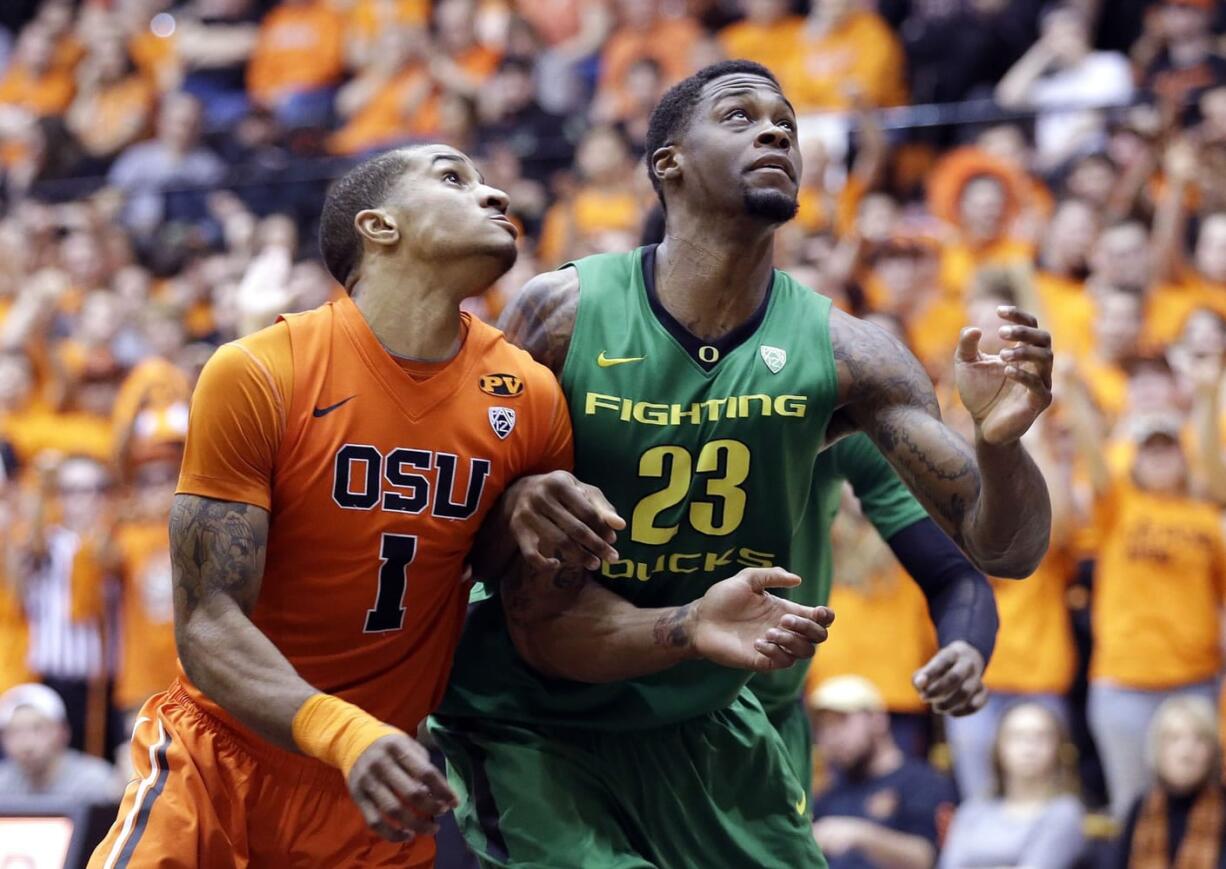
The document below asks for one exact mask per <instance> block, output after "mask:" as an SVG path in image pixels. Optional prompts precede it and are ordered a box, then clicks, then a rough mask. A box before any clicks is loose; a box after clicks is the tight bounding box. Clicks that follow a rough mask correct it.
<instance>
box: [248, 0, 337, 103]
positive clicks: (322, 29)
mask: <svg viewBox="0 0 1226 869" xmlns="http://www.w3.org/2000/svg"><path fill="white" fill-rule="evenodd" d="M344 24H345V20H344V18H343V17H342V16H341V15H340V14H339V13H338V12H335V11H334V10H333V9H332V8H331V7H330V6H329V5H328V4H327V3H325V2H323V0H283V2H282V3H281V5H279V6H277V7H276V8H275V9H273V10H272V11H271V12H269V13H268V15H267V16H265V18H264V20H263V21H262V22H261V23H260V33H259V37H258V38H257V40H256V44H255V49H254V51H252V53H251V61H250V63H249V64H248V66H247V92H248V94H249V95H250V96H251V99H252V101H254V102H255V103H257V104H259V105H261V106H263V107H264V108H267V109H271V110H272V111H273V112H274V113H275V114H276V115H277V118H278V119H279V120H280V121H281V123H283V124H285V126H287V127H291V128H298V127H318V126H324V125H326V124H327V122H328V120H329V118H330V117H331V115H332V99H333V97H334V96H335V93H336V88H337V86H338V85H339V84H340V81H341V76H342V75H343V74H344V71H345V45H344V33H345V27H344Z"/></svg>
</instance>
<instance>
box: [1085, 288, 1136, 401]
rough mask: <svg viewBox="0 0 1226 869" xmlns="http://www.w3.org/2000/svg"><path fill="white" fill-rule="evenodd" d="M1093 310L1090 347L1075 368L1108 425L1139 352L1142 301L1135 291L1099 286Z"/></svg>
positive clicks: (1124, 395) (1125, 390) (1123, 395)
mask: <svg viewBox="0 0 1226 869" xmlns="http://www.w3.org/2000/svg"><path fill="white" fill-rule="evenodd" d="M1094 311H1095V316H1094V321H1093V325H1094V331H1093V341H1092V345H1093V346H1092V347H1091V348H1090V350H1089V351H1088V352H1086V353H1083V354H1081V356H1080V358H1079V359H1078V360H1077V363H1076V371H1077V374H1078V376H1079V378H1080V381H1081V382H1082V383H1083V384H1084V386H1085V387H1086V389H1087V390H1088V391H1089V395H1090V398H1091V399H1092V400H1093V402H1094V405H1095V407H1096V408H1097V410H1098V412H1099V413H1101V414H1102V416H1103V418H1104V420H1105V421H1106V424H1107V425H1108V426H1111V425H1113V424H1114V423H1115V421H1116V420H1117V419H1118V418H1119V416H1120V414H1121V412H1122V411H1123V410H1124V406H1125V403H1126V401H1127V398H1128V370H1127V367H1128V364H1129V363H1130V362H1131V360H1133V359H1134V358H1136V357H1137V356H1138V355H1139V354H1140V352H1141V346H1142V345H1141V336H1142V331H1143V329H1144V323H1145V319H1144V318H1145V302H1144V300H1143V298H1142V297H1141V294H1140V293H1138V292H1136V291H1135V290H1131V289H1124V288H1121V287H1100V288H1098V289H1097V290H1096V291H1095V303H1094Z"/></svg>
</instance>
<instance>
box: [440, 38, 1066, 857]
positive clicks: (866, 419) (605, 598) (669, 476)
mask: <svg viewBox="0 0 1226 869" xmlns="http://www.w3.org/2000/svg"><path fill="white" fill-rule="evenodd" d="M651 128H652V129H651V132H650V134H649V144H650V147H649V154H650V158H649V160H650V162H649V171H650V173H651V176H652V179H653V181H654V182H656V184H657V185H658V187H659V189H660V191H661V195H662V198H663V201H664V205H665V209H666V212H667V227H666V238H665V241H664V242H663V243H662V244H661V245H659V247H658V248H645V249H640V250H637V251H634V252H633V253H631V254H626V255H602V256H596V257H589V258H587V259H584V260H580V261H578V262H577V263H574V264H572V265H573V267H572V268H568V269H564V270H562V271H560V272H558V273H555V274H552V275H546V276H541V277H539V278H537V279H534V280H533V281H531V282H529V284H528V286H527V287H525V289H524V291H523V294H522V295H521V297H519V298H518V299H517V300H516V302H514V303H513V309H512V311H511V312H510V316H509V318H508V321H507V327H508V334H509V336H510V338H511V340H513V341H515V342H517V343H520V344H521V345H522V346H525V347H527V348H528V349H529V350H531V351H532V352H533V354H534V355H535V356H536V357H537V358H538V360H540V361H542V362H544V363H545V364H547V365H550V366H551V367H553V369H554V370H555V371H556V372H558V373H559V374H560V376H561V381H562V384H563V388H564V390H565V392H566V395H567V399H568V402H569V405H570V411H571V416H572V419H573V422H574V426H575V430H576V449H575V452H576V465H575V471H576V475H577V476H578V478H579V479H582V480H583V481H584V483H585V484H588V485H590V486H594V487H596V488H597V489H599V490H600V492H602V493H603V497H601V496H597V495H593V494H592V492H591V490H589V489H588V488H585V486H584V485H580V484H578V483H577V482H575V481H574V480H573V479H569V480H563V479H561V478H559V477H554V478H553V479H552V480H551V481H547V482H544V483H542V482H541V481H539V480H538V481H526V482H525V483H524V484H523V486H522V487H521V488H520V489H519V490H517V492H512V493H511V495H510V497H509V498H508V499H507V501H506V502H505V504H504V508H503V510H502V513H503V514H504V515H507V516H509V517H510V522H511V527H512V529H513V531H514V534H515V538H516V540H517V541H518V542H519V544H520V546H521V549H522V550H523V551H524V553H525V559H524V561H523V563H522V564H521V565H520V566H521V567H525V568H528V569H515V570H511V571H510V572H508V573H507V574H506V575H505V576H503V578H502V580H501V583H500V588H499V591H498V594H497V595H496V596H494V597H492V598H491V599H490V600H488V601H486V602H484V603H483V604H479V605H478V606H477V607H476V608H475V609H474V611H473V612H472V613H471V614H470V617H469V621H468V623H467V626H466V629H465V635H464V638H463V639H462V642H461V649H460V653H459V656H458V658H457V662H456V667H455V670H454V672H453V676H452V684H451V687H450V690H449V693H448V696H447V697H446V698H445V700H444V702H443V704H442V706H441V707H440V709H439V714H438V716H437V719H436V721H435V723H434V726H433V728H432V732H433V733H434V734H435V736H436V738H437V740H438V742H439V744H440V745H441V747H442V748H443V750H444V752H445V753H446V754H447V757H448V761H449V768H450V771H451V775H452V777H453V783H454V784H455V785H456V787H457V788H458V790H459V792H460V793H461V797H462V800H463V804H462V806H461V809H460V813H459V822H460V826H461V829H462V831H463V832H464V834H465V836H466V838H467V840H468V841H469V843H470V845H471V846H472V847H473V849H474V850H475V851H476V852H477V853H478V854H479V855H480V857H481V859H482V860H483V862H485V863H486V865H508V866H541V867H544V866H553V867H566V866H576V867H604V866H616V867H630V866H637V867H646V866H656V867H670V869H671V867H691V866H692V867H720V866H727V867H751V866H753V867H758V866H764V867H807V866H823V865H824V860H823V858H822V857H821V854H820V852H819V851H818V849H817V847H816V845H815V843H814V842H813V839H812V836H811V834H810V830H809V821H808V817H807V813H806V802H807V799H806V793H805V791H804V789H803V787H802V786H801V784H800V782H799V780H798V778H797V776H796V774H795V772H794V771H793V770H792V768H791V764H790V763H789V762H788V760H787V756H786V750H785V746H784V743H783V740H782V738H781V737H780V736H779V734H778V732H777V731H776V730H775V729H774V728H773V727H772V726H771V725H770V723H769V721H768V720H767V718H766V716H765V713H764V712H763V710H762V707H761V705H760V704H759V703H758V702H757V700H756V699H755V698H754V697H753V694H752V693H751V692H750V691H748V690H747V689H746V688H745V683H746V681H747V679H748V676H749V675H750V674H749V673H747V672H745V670H770V669H773V668H775V667H777V666H786V665H787V664H789V663H790V662H791V661H792V660H794V658H795V657H796V655H795V654H794V653H795V652H796V651H797V649H798V647H799V646H800V645H802V643H801V641H803V640H805V639H806V636H805V635H802V634H800V633H797V631H803V630H805V629H804V627H803V626H802V625H800V624H798V623H797V622H798V621H799V620H797V621H791V620H790V619H789V618H788V617H785V618H784V620H783V622H782V624H781V626H780V628H776V629H771V630H770V631H768V632H767V633H766V635H765V637H764V638H763V639H762V640H760V641H758V642H757V643H755V644H754V646H753V648H752V651H751V652H749V653H748V654H745V655H744V656H743V657H742V659H741V660H739V661H734V662H732V663H735V664H736V665H737V667H739V668H741V669H734V668H731V667H728V666H720V665H717V664H715V663H714V662H713V661H712V660H710V655H709V650H708V649H707V647H706V646H705V644H704V640H703V635H702V630H703V623H704V622H703V619H704V611H705V610H707V609H709V608H717V609H719V608H725V609H726V607H727V603H728V601H727V597H728V596H730V595H732V596H735V595H740V596H741V598H742V599H743V601H744V606H745V608H746V611H747V612H752V611H753V610H754V609H755V608H756V607H757V606H758V605H759V604H758V603H757V600H756V599H757V598H760V597H762V596H764V595H765V590H764V589H763V588H762V587H761V584H759V585H757V586H749V585H748V584H743V586H742V587H737V586H735V585H733V586H728V585H727V582H726V581H725V582H719V580H726V578H727V577H728V576H729V574H731V573H733V572H735V571H736V570H737V569H738V568H747V569H753V568H762V567H766V566H768V565H782V566H784V567H791V565H792V563H793V560H794V558H793V555H794V550H795V545H794V536H795V535H797V534H804V533H806V531H807V529H805V528H804V527H803V526H802V520H803V517H804V511H805V509H806V504H807V501H808V495H809V490H810V485H811V482H812V479H811V477H812V472H813V468H814V465H815V460H816V457H817V454H818V452H819V451H820V450H821V449H822V448H823V446H825V445H827V444H828V443H830V442H832V441H834V440H837V439H838V438H839V437H841V436H842V435H845V434H848V433H850V432H853V431H856V430H860V431H863V432H864V433H866V434H867V435H868V436H869V437H870V438H871V439H872V440H873V441H874V443H875V444H876V445H877V446H878V448H880V449H881V451H882V453H883V454H884V455H885V457H886V458H887V459H888V460H889V462H890V463H891V465H893V466H894V468H895V469H896V470H897V471H898V473H899V475H900V476H901V478H902V479H903V481H904V482H905V483H906V484H907V485H908V487H909V488H911V489H912V491H914V492H915V494H916V495H917V497H918V498H919V499H920V501H921V503H923V504H924V505H925V507H926V508H927V509H928V510H929V512H930V513H931V514H932V515H933V516H934V518H936V519H937V521H938V522H939V523H940V524H941V525H942V527H943V528H944V529H945V530H946V532H948V533H949V534H950V535H951V536H952V537H953V538H954V539H955V540H956V541H957V542H958V543H959V544H960V545H961V547H962V548H963V549H965V550H966V551H967V553H968V554H969V555H970V556H971V557H972V558H974V559H975V560H976V561H977V563H979V564H980V565H981V566H983V567H985V568H987V569H989V570H990V571H991V572H992V573H994V574H997V575H1005V576H1023V575H1026V574H1027V573H1029V572H1030V571H1031V570H1032V569H1033V567H1034V566H1035V564H1037V562H1038V560H1039V559H1040V558H1041V557H1042V554H1043V552H1044V551H1045V549H1046V546H1047V538H1048V533H1049V523H1050V505H1049V503H1048V500H1047V491H1046V488H1045V486H1044V484H1043V480H1042V477H1041V476H1040V475H1039V473H1038V470H1037V468H1035V466H1034V464H1033V462H1032V461H1031V460H1030V458H1029V456H1027V455H1026V453H1025V451H1024V450H1023V449H1022V447H1021V445H1020V437H1021V435H1022V434H1023V433H1024V432H1025V431H1026V429H1027V428H1029V426H1030V425H1031V424H1032V423H1033V422H1034V420H1035V419H1036V418H1037V416H1038V414H1039V413H1040V412H1041V411H1042V410H1043V409H1044V408H1045V407H1046V406H1047V405H1048V404H1049V403H1050V387H1049V383H1050V380H1049V372H1050V368H1051V351H1050V339H1049V337H1048V335H1047V334H1046V333H1045V332H1043V331H1041V330H1039V329H1037V328H1036V326H1035V323H1034V321H1033V319H1032V318H1030V317H1029V316H1028V315H1026V314H1024V313H1022V312H1019V311H1016V310H1013V309H1002V316H1003V317H1004V318H1005V319H1006V320H1007V321H1008V322H1007V324H1006V325H1005V326H1003V327H1002V329H1003V330H1004V331H1003V332H1002V335H1003V337H1005V338H1006V339H1007V340H1010V341H1013V342H1015V343H1014V344H1013V345H1012V346H1011V347H1010V348H1009V349H1008V350H1006V351H1004V354H1005V358H1000V357H985V356H982V355H981V354H980V353H979V351H978V338H979V335H978V333H977V332H976V331H975V330H967V331H966V332H964V334H963V336H962V339H961V341H960V344H959V348H958V356H957V360H958V364H957V377H958V385H959V391H960V394H961V398H962V401H963V403H964V404H965V405H966V407H967V408H968V410H970V412H971V414H972V416H973V418H974V419H975V422H976V434H977V437H976V443H975V444H974V446H970V445H967V444H966V443H965V442H964V441H962V440H961V439H960V438H958V437H957V435H955V434H954V433H953V432H952V431H950V430H949V429H948V428H946V427H945V426H944V424H943V423H942V422H941V421H940V415H939V411H938V409H937V405H936V401H935V398H934V395H933V390H932V384H931V383H930V381H929V380H928V378H927V377H926V376H925V375H924V373H923V370H922V368H921V367H920V366H919V364H918V363H917V362H916V361H915V359H914V357H912V356H911V355H910V354H909V353H908V352H907V351H906V350H905V349H904V348H903V347H902V346H901V345H900V344H898V343H897V342H896V341H894V340H893V339H891V338H889V337H888V336H887V335H886V334H885V333H884V332H882V331H881V330H879V329H876V328H875V327H873V326H871V325H869V324H866V323H864V322H862V321H859V320H856V319H854V318H851V317H849V316H847V315H844V314H842V313H840V312H837V311H834V310H832V309H831V306H830V303H829V301H828V300H827V299H824V298H823V297H821V296H818V295H816V294H814V293H813V292H812V291H810V290H808V289H806V288H804V287H802V286H800V285H799V284H797V283H796V282H795V281H794V280H792V278H791V277H790V276H788V275H787V274H786V273H785V272H779V271H775V270H773V269H772V268H771V262H772V255H773V251H772V238H773V233H774V230H775V228H776V227H777V226H778V225H780V224H781V223H783V222H784V221H786V220H787V219H789V218H790V217H791V216H792V215H793V214H794V213H795V210H796V192H797V179H798V178H799V175H800V166H799V155H798V152H797V149H796V147H795V145H796V139H795V118H794V114H793V112H792V108H791V105H790V104H789V103H788V102H787V100H786V99H785V98H784V96H783V94H782V92H781V91H780V90H779V87H778V84H777V82H776V81H775V80H774V78H773V77H772V76H771V74H770V73H769V72H768V71H767V70H765V69H764V68H763V67H760V66H757V65H754V64H748V63H744V62H732V63H729V64H721V65H717V66H715V67H712V68H708V69H706V70H704V71H702V72H700V73H699V74H697V75H696V76H694V77H692V78H691V79H688V80H686V81H685V82H683V83H682V84H680V85H678V86H677V87H676V88H674V89H673V90H671V91H670V92H669V93H668V94H667V95H666V96H665V98H664V99H663V100H662V101H661V104H660V106H659V107H657V110H656V112H655V113H654V115H653V120H652V124H651ZM567 486H569V494H566V493H564V492H563V489H564V488H565V487H567ZM603 498H607V499H608V504H606V503H604V501H603ZM622 517H625V518H624V519H623V518H622ZM542 519H544V521H541V520H542ZM551 523H552V527H553V532H552V534H551V532H550V530H549V527H550V525H551ZM580 524H581V525H586V526H588V528H587V532H586V533H585V529H583V528H580V527H577V525H580ZM618 531H621V533H620V534H618V535H616V540H614V537H615V534H616V532H618ZM563 538H569V539H573V540H578V541H580V542H581V544H582V545H583V546H584V548H585V550H586V554H587V557H586V558H585V559H584V562H585V564H584V567H586V568H587V569H588V570H590V571H591V572H590V573H586V572H585V571H584V570H583V569H580V568H578V567H577V566H575V565H573V564H570V563H565V564H557V563H556V561H557V559H556V558H554V557H553V556H552V555H551V550H556V549H557V547H558V544H559V543H560V542H561V541H562V539H563ZM614 542H616V544H617V548H616V549H613V547H612V545H611V544H612V543H614ZM716 589H721V591H720V593H719V599H712V597H711V595H712V592H714V591H715V590H716ZM810 639H811V637H810ZM719 659H720V660H721V661H722V662H723V663H724V664H727V663H729V661H728V660H727V659H726V658H725V657H724V656H722V655H721V656H720V658H719ZM947 675H948V674H947Z"/></svg>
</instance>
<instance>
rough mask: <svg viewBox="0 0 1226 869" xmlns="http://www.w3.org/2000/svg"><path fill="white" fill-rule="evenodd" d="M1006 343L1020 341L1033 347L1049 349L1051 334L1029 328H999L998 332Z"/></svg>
mask: <svg viewBox="0 0 1226 869" xmlns="http://www.w3.org/2000/svg"><path fill="white" fill-rule="evenodd" d="M998 334H999V335H1000V337H1001V338H1004V339H1005V340H1006V341H1020V342H1021V343H1022V344H1030V345H1032V346H1034V347H1050V346H1051V333H1050V332H1047V331H1045V330H1043V329H1033V328H1031V327H1030V326H1001V327H1000V330H999V332H998Z"/></svg>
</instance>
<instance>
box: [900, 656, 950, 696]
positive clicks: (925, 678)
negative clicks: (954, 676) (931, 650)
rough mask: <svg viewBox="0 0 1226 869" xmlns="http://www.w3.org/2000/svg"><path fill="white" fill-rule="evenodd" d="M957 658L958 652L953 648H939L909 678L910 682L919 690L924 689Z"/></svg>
mask: <svg viewBox="0 0 1226 869" xmlns="http://www.w3.org/2000/svg"><path fill="white" fill-rule="evenodd" d="M957 660H958V653H957V652H955V651H954V650H953V649H941V651H939V652H937V653H936V654H935V655H933V656H932V658H931V660H929V661H928V663H927V664H925V665H924V666H922V667H920V668H919V670H917V671H916V673H915V675H914V676H913V677H912V678H911V684H912V685H914V686H915V687H916V689H918V690H919V691H921V692H922V691H924V689H926V688H927V687H928V685H929V684H931V682H932V681H933V680H934V679H936V678H938V677H940V676H941V675H943V674H944V673H945V672H946V671H947V670H948V669H949V668H950V667H952V666H953V665H954V662H955V661H957Z"/></svg>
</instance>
